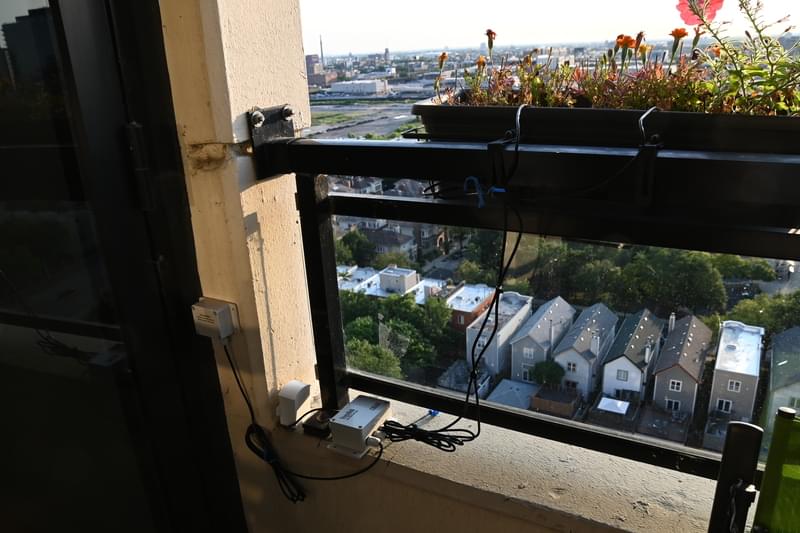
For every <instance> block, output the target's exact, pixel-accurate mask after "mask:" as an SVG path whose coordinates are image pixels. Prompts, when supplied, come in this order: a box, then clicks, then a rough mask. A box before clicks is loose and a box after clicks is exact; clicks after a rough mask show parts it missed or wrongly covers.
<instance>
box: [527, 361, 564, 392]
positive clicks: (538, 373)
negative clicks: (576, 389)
mask: <svg viewBox="0 0 800 533" xmlns="http://www.w3.org/2000/svg"><path fill="white" fill-rule="evenodd" d="M563 377H564V369H563V368H562V367H561V365H559V364H558V363H556V362H555V361H541V362H539V363H536V365H534V367H533V379H534V381H536V382H537V383H539V384H540V385H544V386H546V387H552V386H555V385H558V384H559V383H561V379H562V378H563Z"/></svg>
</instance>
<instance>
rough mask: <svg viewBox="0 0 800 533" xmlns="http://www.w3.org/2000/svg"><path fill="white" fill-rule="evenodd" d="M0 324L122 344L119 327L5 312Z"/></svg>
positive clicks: (3, 311) (0, 313)
mask: <svg viewBox="0 0 800 533" xmlns="http://www.w3.org/2000/svg"><path fill="white" fill-rule="evenodd" d="M0 324H8V325H10V326H19V327H22V328H30V329H39V330H42V331H50V332H54V333H66V334H68V335H79V336H81V337H92V338H96V339H107V340H111V341H117V342H122V332H121V331H120V329H119V327H118V326H115V325H111V324H100V323H97V322H85V321H82V320H72V319H66V318H60V317H51V316H43V315H31V314H30V313H21V312H14V311H7V310H2V311H0Z"/></svg>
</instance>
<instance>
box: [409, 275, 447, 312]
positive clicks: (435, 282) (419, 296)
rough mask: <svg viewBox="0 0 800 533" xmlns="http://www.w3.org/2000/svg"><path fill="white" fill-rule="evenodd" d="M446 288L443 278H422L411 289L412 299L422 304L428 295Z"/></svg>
mask: <svg viewBox="0 0 800 533" xmlns="http://www.w3.org/2000/svg"><path fill="white" fill-rule="evenodd" d="M446 288H447V282H446V281H445V280H443V279H433V278H422V281H420V282H419V283H417V284H416V285H415V286H414V288H413V289H411V291H412V292H413V293H414V300H415V301H416V302H417V304H418V305H424V304H425V302H426V301H428V296H430V295H435V294H436V293H438V292H439V291H442V290H444V289H446Z"/></svg>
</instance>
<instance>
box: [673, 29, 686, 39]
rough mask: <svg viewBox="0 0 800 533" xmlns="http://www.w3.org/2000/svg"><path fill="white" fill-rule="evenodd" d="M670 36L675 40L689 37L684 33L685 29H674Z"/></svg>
mask: <svg viewBox="0 0 800 533" xmlns="http://www.w3.org/2000/svg"><path fill="white" fill-rule="evenodd" d="M670 35H671V36H672V37H674V38H675V39H683V38H685V37H687V36H688V35H689V32H688V31H686V28H675V29H674V30H672V31H671V32H670Z"/></svg>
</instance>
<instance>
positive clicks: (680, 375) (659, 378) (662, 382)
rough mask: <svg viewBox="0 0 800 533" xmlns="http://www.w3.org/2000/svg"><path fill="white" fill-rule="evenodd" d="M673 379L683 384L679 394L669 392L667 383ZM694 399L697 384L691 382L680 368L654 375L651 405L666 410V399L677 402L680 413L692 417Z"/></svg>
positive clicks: (693, 381) (672, 368)
mask: <svg viewBox="0 0 800 533" xmlns="http://www.w3.org/2000/svg"><path fill="white" fill-rule="evenodd" d="M673 379H675V380H678V381H680V382H682V383H683V385H682V386H681V392H675V391H671V390H669V382H670V380H673ZM696 397H697V382H696V381H695V380H693V379H692V378H691V377H690V376H689V374H687V373H686V371H685V370H683V369H682V368H681V367H679V366H673V367H671V368H668V369H666V370H664V371H663V372H659V373H658V374H656V376H655V385H654V387H653V404H655V405H657V406H659V407H661V408H662V409H664V410H666V409H667V398H669V399H670V400H678V401H679V402H681V408H680V412H681V413H689V415H693V414H694V413H693V409H694V402H695V399H696Z"/></svg>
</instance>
